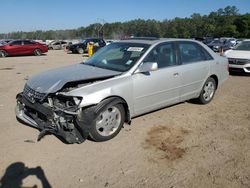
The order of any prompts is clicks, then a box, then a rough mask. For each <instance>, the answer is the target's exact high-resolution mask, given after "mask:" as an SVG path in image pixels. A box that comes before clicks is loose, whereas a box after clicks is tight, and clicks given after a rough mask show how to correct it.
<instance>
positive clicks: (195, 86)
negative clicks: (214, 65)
mask: <svg viewBox="0 0 250 188" xmlns="http://www.w3.org/2000/svg"><path fill="white" fill-rule="evenodd" d="M177 44H178V45H177V46H178V49H179V50H178V51H179V56H180V61H181V66H180V77H181V90H180V100H181V101H185V100H188V99H191V98H194V97H197V95H199V93H200V91H201V89H202V86H203V84H204V82H205V80H206V79H207V78H208V76H209V72H210V63H211V62H212V61H213V58H212V56H210V54H209V53H208V52H207V51H206V50H205V49H204V48H203V47H202V46H201V45H199V44H198V43H196V42H191V41H183V42H181V41H180V42H178V43H177Z"/></svg>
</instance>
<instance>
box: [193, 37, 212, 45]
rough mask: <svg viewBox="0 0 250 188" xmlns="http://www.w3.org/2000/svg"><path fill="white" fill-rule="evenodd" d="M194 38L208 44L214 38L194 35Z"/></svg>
mask: <svg viewBox="0 0 250 188" xmlns="http://www.w3.org/2000/svg"><path fill="white" fill-rule="evenodd" d="M194 39H195V40H198V41H200V42H203V43H204V44H209V43H210V42H212V41H213V40H214V38H213V37H195V38H194Z"/></svg>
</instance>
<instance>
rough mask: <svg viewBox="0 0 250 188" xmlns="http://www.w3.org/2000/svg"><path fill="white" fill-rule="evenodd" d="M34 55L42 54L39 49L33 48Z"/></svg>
mask: <svg viewBox="0 0 250 188" xmlns="http://www.w3.org/2000/svg"><path fill="white" fill-rule="evenodd" d="M34 55H35V56H41V55H42V52H41V50H40V49H35V50H34Z"/></svg>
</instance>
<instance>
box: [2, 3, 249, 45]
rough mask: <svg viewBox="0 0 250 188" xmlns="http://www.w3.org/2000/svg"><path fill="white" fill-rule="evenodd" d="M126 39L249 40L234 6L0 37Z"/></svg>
mask: <svg viewBox="0 0 250 188" xmlns="http://www.w3.org/2000/svg"><path fill="white" fill-rule="evenodd" d="M128 36H136V37H142V36H143V37H164V38H194V37H208V36H209V37H236V38H250V14H249V13H246V14H240V13H239V10H238V9H237V8H236V7H235V6H227V7H225V8H220V9H218V10H217V11H213V12H211V13H209V14H208V15H201V14H199V13H194V14H192V15H191V16H190V17H186V18H178V17H176V18H174V19H165V20H163V21H157V20H154V19H149V20H143V19H135V20H131V21H127V22H114V23H104V24H101V23H94V24H91V25H89V26H87V27H79V28H77V29H65V30H48V31H42V30H37V31H32V32H23V31H18V32H11V33H5V34H0V38H10V39H34V40H47V39H50V40H54V39H82V38H86V37H103V38H106V39H120V38H124V37H128Z"/></svg>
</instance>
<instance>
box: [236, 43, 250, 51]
mask: <svg viewBox="0 0 250 188" xmlns="http://www.w3.org/2000/svg"><path fill="white" fill-rule="evenodd" d="M233 50H242V51H250V41H243V42H241V43H239V44H238V45H237V46H235V47H234V48H233Z"/></svg>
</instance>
